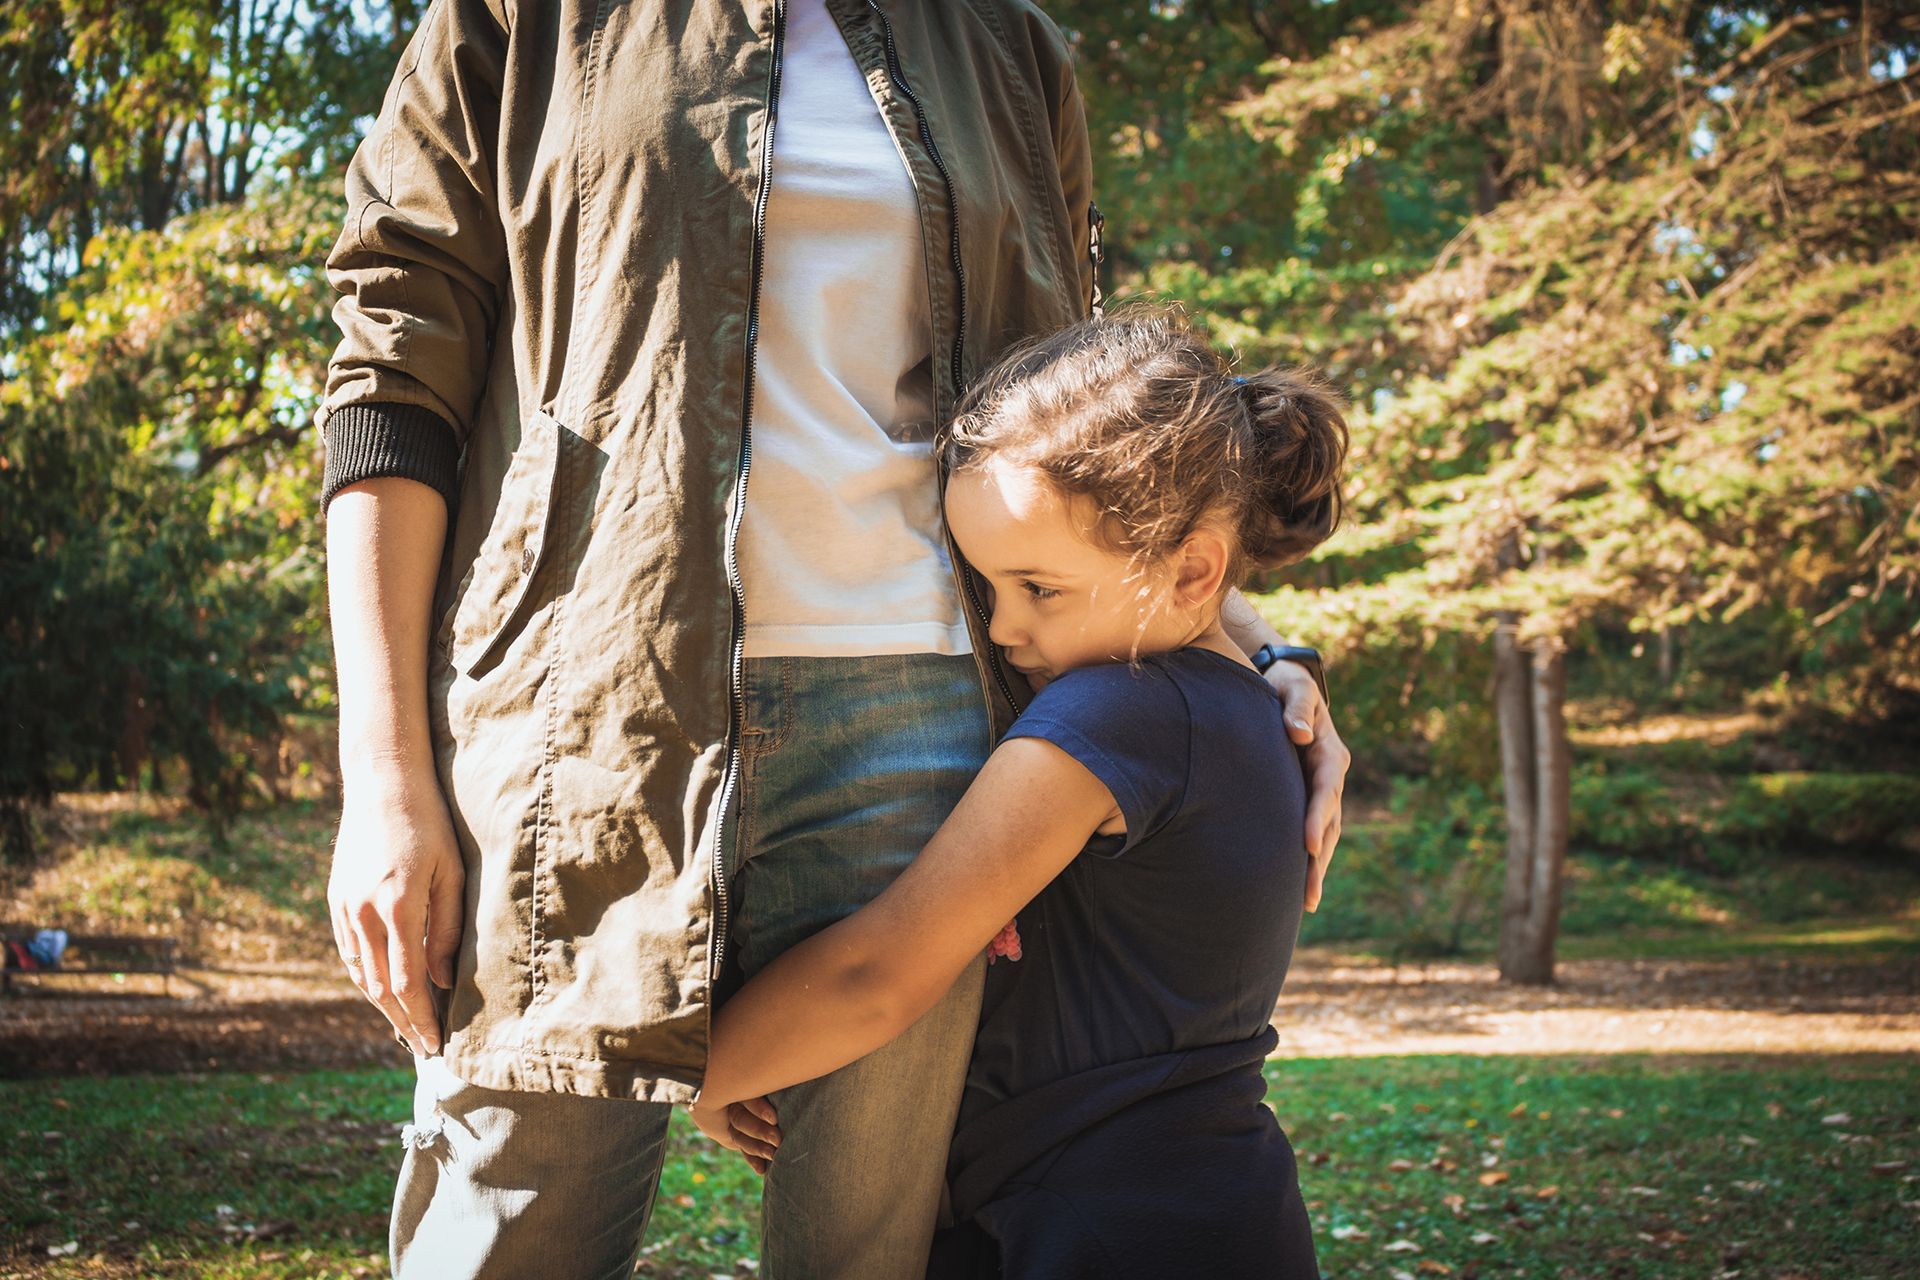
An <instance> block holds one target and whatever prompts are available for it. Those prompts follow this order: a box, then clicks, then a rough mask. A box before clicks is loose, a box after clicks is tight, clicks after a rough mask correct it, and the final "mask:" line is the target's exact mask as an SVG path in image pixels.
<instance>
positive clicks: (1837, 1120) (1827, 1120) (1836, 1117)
mask: <svg viewBox="0 0 1920 1280" xmlns="http://www.w3.org/2000/svg"><path fill="white" fill-rule="evenodd" d="M1852 1122H1853V1117H1852V1116H1850V1115H1848V1114H1847V1113H1846V1112H1844V1111H1836V1112H1834V1113H1833V1114H1832V1115H1830V1116H1821V1117H1820V1123H1821V1124H1851V1123H1852Z"/></svg>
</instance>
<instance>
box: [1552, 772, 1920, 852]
mask: <svg viewBox="0 0 1920 1280" xmlns="http://www.w3.org/2000/svg"><path fill="white" fill-rule="evenodd" d="M1915 815H1920V779H1916V778H1912V777H1909V776H1908V775H1905V774H1898V773H1761V774H1751V775H1748V776H1746V777H1744V778H1738V779H1726V778H1722V777H1718V776H1715V775H1711V774H1687V775H1681V776H1678V777H1676V776H1673V775H1668V774H1656V773H1652V772H1649V771H1647V770H1645V769H1638V768H1626V769H1613V770H1609V769H1608V768H1606V767H1605V766H1604V765H1602V764H1598V763H1591V762H1590V763H1585V764H1582V765H1579V766H1577V767H1576V768H1575V770H1574V775H1573V779H1572V815H1571V817H1572V842H1573V843H1574V844H1576V845H1578V846H1581V847H1585V848H1592V849H1602V850H1611V851H1615V852H1619V853H1627V854H1634V855H1638V856H1643V857H1644V856H1649V855H1652V856H1660V855H1665V856H1668V857H1671V858H1675V859H1677V860H1679V861H1683V862H1689V863H1693V864H1696V865H1699V866H1701V867H1703V868H1705V869H1708V870H1712V871H1717V872H1731V871H1734V870H1737V869H1738V867H1739V866H1740V865H1741V864H1742V863H1743V862H1744V861H1745V854H1746V853H1748V852H1749V851H1751V850H1752V849H1754V848H1760V849H1764V850H1769V851H1774V852H1784V851H1793V852H1802V853H1818V852H1822V851H1829V850H1836V849H1848V850H1862V851H1872V852H1882V851H1887V850H1890V849H1893V848H1896V847H1904V848H1907V849H1909V850H1910V849H1911V848H1912V846H1913V833H1914V831H1915V829H1916V828H1917V827H1920V818H1916V816H1915Z"/></svg>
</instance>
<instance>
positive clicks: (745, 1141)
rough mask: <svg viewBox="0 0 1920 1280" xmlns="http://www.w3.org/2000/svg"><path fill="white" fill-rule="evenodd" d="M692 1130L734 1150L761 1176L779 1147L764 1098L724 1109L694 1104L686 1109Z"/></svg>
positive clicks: (769, 1105) (776, 1120) (771, 1113)
mask: <svg viewBox="0 0 1920 1280" xmlns="http://www.w3.org/2000/svg"><path fill="white" fill-rule="evenodd" d="M687 1115H688V1116H690V1117H692V1119H693V1123H694V1127H696V1128H697V1129H699V1130H700V1132H702V1133H704V1134H706V1135H707V1137H709V1138H711V1139H713V1141H715V1142H716V1143H718V1144H719V1145H721V1146H723V1147H725V1148H727V1149H728V1150H729V1151H738V1152H739V1153H740V1155H741V1157H742V1158H744V1159H745V1160H746V1162H747V1164H748V1165H749V1166H751V1167H752V1169H753V1171H754V1172H755V1173H757V1174H760V1175H762V1176H765V1174H766V1172H767V1168H768V1166H769V1165H771V1164H772V1163H773V1157H774V1153H775V1152H776V1151H777V1150H778V1149H779V1146H780V1128H779V1117H778V1115H776V1114H775V1112H774V1109H773V1104H772V1103H771V1102H769V1101H767V1100H766V1099H765V1098H751V1099H748V1100H747V1101H745V1102H735V1103H731V1104H729V1105H727V1106H724V1107H714V1106H706V1105H704V1104H702V1103H695V1104H694V1105H693V1106H691V1107H688V1108H687Z"/></svg>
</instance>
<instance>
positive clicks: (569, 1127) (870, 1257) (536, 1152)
mask: <svg viewBox="0 0 1920 1280" xmlns="http://www.w3.org/2000/svg"><path fill="white" fill-rule="evenodd" d="M746 693H747V723H746V729H747V732H746V737H745V739H744V740H743V742H742V744H741V758H740V764H739V768H740V778H739V787H738V791H737V795H738V807H737V808H736V809H735V810H734V812H733V813H732V814H731V815H730V823H729V825H730V832H729V838H728V841H727V844H728V847H729V849H730V850H731V856H730V857H729V859H728V866H727V876H728V881H729V895H730V897H731V899H732V902H733V908H734V915H733V927H732V930H731V941H730V943H729V947H730V948H731V949H732V951H733V952H734V954H735V955H736V957H737V959H738V961H739V963H740V964H741V966H742V968H743V969H744V971H745V972H746V973H747V974H748V975H749V976H751V975H752V974H753V973H755V972H757V971H758V970H759V969H761V968H762V967H764V966H765V965H766V964H767V963H768V962H770V961H771V960H772V959H773V958H774V957H775V956H777V955H779V954H780V953H781V952H782V951H784V950H785V949H786V948H788V947H791V946H792V945H793V944H794V943H796V942H799V941H800V940H801V939H803V938H806V937H808V936H809V935H811V934H813V933H815V932H817V931H819V930H820V929H823V928H825V927H826V926H828V925H830V924H832V923H833V922H834V921H836V920H838V919H840V918H841V917H843V916H845V915H848V914H850V913H851V912H853V911H855V910H857V909H859V907H860V906H862V905H863V904H865V903H867V902H869V901H871V900H872V899H873V898H874V897H876V896H877V895H878V894H879V893H880V892H881V891H882V890H884V889H885V888H886V887H887V885H888V884H890V883H892V881H893V877H894V876H896V875H898V874H899V872H900V871H901V870H902V869H903V868H904V867H905V866H906V865H907V864H908V863H909V862H911V861H912V860H913V858H914V856H915V855H916V854H918V853H919V852H920V849H921V847H922V846H923V845H925V844H926V842H927V840H928V839H929V838H930V837H931V836H932V835H933V833H934V831H935V830H937V829H938V828H939V826H940V824H941V823H942V822H943V821H945V820H946V817H947V814H948V813H949V812H951V811H952V809H953V807H954V805H955V804H957V803H958V802H959V799H960V796H961V794H962V793H963V792H964V791H965V790H966V789H967V786H968V784H969V783H971V782H972V781H973V775H974V774H975V773H976V772H978V771H979V768H980V765H981V764H982V763H983V762H984V761H985V760H986V757H987V752H988V751H989V750H990V749H991V747H992V730H991V727H990V725H989V723H988V720H987V712H986V707H985V704H984V701H983V699H982V695H981V689H980V683H979V678H978V673H977V670H976V668H975V665H974V660H973V658H971V657H968V656H962V657H948V656H944V655H940V654H924V653H923V654H904V655H897V656H880V657H860V658H754V659H749V660H748V661H747V665H746ZM984 972H985V963H984V959H982V960H978V961H976V962H975V963H974V964H973V966H972V967H970V968H969V969H968V971H967V972H966V973H965V974H963V975H962V977H961V979H960V980H959V981H958V982H957V983H955V984H954V987H953V989H952V990H951V991H949V992H948V993H947V995H946V997H945V998H944V999H943V1000H942V1001H941V1003H940V1004H938V1005H936V1006H935V1007H934V1008H933V1009H932V1010H930V1011H929V1012H928V1013H927V1015H926V1016H925V1017H923V1018H921V1019H920V1021H919V1022H917V1023H915V1024H914V1026H913V1027H911V1028H910V1029H909V1030H908V1031H907V1032H906V1033H905V1034H904V1035H902V1036H900V1037H899V1038H898V1039H896V1040H894V1041H893V1042H892V1043H890V1044H888V1045H886V1046H884V1047H883V1048H881V1049H878V1050H876V1051H875V1052H873V1053H871V1054H869V1055H867V1056H866V1057H865V1058H862V1059H861V1060H860V1061H858V1062H855V1063H853V1064H851V1065H850V1066H847V1067H845V1068H843V1069H841V1070H839V1071H836V1072H834V1073H833V1074H832V1075H829V1076H824V1077H822V1078H821V1079H819V1080H814V1081H809V1082H808V1083H806V1084H804V1085H798V1086H796V1087H794V1088H792V1089H786V1090H782V1091H781V1093H780V1094H779V1095H777V1096H776V1097H775V1099H774V1102H775V1105H776V1106H777V1107H778V1108H779V1110H780V1120H781V1129H782V1132H783V1142H782V1144H781V1148H780V1155H779V1158H778V1159H777V1160H775V1161H774V1165H773V1169H772V1171H771V1172H770V1173H769V1174H768V1176H767V1181H766V1190H765V1196H764V1199H763V1201H762V1230H763V1247H762V1253H761V1259H762V1269H761V1272H760V1274H761V1275H762V1276H763V1277H766V1278H767V1280H811V1278H814V1277H819V1278H821V1280H825V1278H827V1277H833V1278H834V1280H839V1278H841V1277H846V1278H848V1280H906V1278H907V1277H913V1278H914V1280H918V1277H920V1276H921V1275H922V1274H923V1273H924V1271H925V1267H926V1257H927V1248H928V1244H929V1242H930V1240H931V1238H932V1234H933V1229H934V1225H935V1218H936V1216H937V1213H938V1209H939V1205H940V1197H941V1191H942V1188H943V1186H944V1174H945V1168H946V1158H947V1144H948V1140H949V1138H950V1137H951V1135H952V1132H953V1122H954V1117H955V1115H956V1114H957V1112H958V1109H959V1103H960V1091H961V1087H962V1085H963V1083H964V1082H965V1078H966V1067H967V1058H968V1055H969V1054H970V1053H971V1051H972V1046H973V1034H974V1028H975V1025H976V1023H977V1021H978V1018H979V1007H980V992H981V983H982V980H983V974H984ZM415 1066H416V1069H417V1083H416V1087H415V1096H414V1123H413V1124H412V1125H410V1126H408V1129H407V1132H406V1135H405V1136H406V1144H405V1145H406V1154H405V1157H404V1159H403V1161H402V1165H401V1172H400V1179H399V1185H398V1187H397V1189H396V1193H395V1197H394V1213H393V1222H392V1230H391V1234H390V1238H389V1244H390V1247H391V1252H392V1258H393V1269H394V1275H395V1277H396V1278H397V1280H409V1278H410V1277H420V1278H423V1280H424V1278H427V1277H431V1278H433V1280H439V1278H441V1277H454V1276H476V1277H479V1276H487V1277H492V1276H499V1277H510V1276H523V1275H539V1276H542V1277H556V1278H559V1277H571V1276H580V1277H595V1278H596V1280H597V1278H598V1277H607V1278H609V1280H613V1278H616V1277H617V1278H619V1280H625V1278H626V1277H628V1276H630V1275H631V1274H632V1270H633V1264H634V1259H635V1258H636V1256H637V1255H638V1252H639V1249H640V1245H641V1239H642V1236H643V1234H644V1232H645V1230H646V1224H647V1218H648V1215H649V1214H650V1213H651V1211H652V1206H653V1197H654V1193H655V1191H656V1190H657V1189H658V1186H659V1181H660V1166H661V1161H662V1158H663V1156H664V1153H665V1149H666V1130H667V1117H668V1115H669V1113H670V1109H669V1108H668V1107H667V1106H665V1105H663V1104H660V1103H646V1102H631V1101H626V1100H619V1099H603V1098H579V1097H574V1096H571V1095H563V1094H531V1093H504V1092H498V1091H495V1090H490V1089H482V1088H480V1087H478V1086H475V1085H469V1084H466V1083H465V1082H463V1081H460V1080H457V1079H455V1078H454V1077H453V1076H452V1075H451V1073H449V1072H448V1071H447V1070H446V1068H445V1067H444V1065H442V1060H441V1059H439V1058H417V1059H415Z"/></svg>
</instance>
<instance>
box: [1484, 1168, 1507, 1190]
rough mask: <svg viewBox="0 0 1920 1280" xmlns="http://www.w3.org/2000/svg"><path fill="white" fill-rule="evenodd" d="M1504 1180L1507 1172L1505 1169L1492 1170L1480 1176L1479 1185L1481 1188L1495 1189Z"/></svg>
mask: <svg viewBox="0 0 1920 1280" xmlns="http://www.w3.org/2000/svg"><path fill="white" fill-rule="evenodd" d="M1506 1180H1507V1171H1506V1170H1505V1169H1494V1170H1492V1171H1490V1172H1488V1173H1483V1174H1481V1175H1480V1185H1481V1186H1483V1187H1497V1186H1499V1185H1500V1184H1501V1183H1503V1182H1505V1181H1506Z"/></svg>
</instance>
